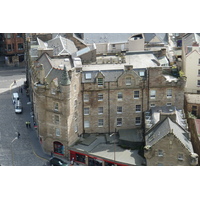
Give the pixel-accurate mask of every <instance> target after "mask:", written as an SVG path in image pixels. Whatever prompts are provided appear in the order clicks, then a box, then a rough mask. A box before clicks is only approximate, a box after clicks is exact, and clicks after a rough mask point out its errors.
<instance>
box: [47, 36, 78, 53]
mask: <svg viewBox="0 0 200 200" xmlns="http://www.w3.org/2000/svg"><path fill="white" fill-rule="evenodd" d="M47 44H48V48H53V54H54V55H71V54H73V53H75V52H76V51H77V50H78V49H77V48H76V46H75V44H74V42H73V41H71V40H69V39H67V38H64V37H62V36H58V37H55V38H53V39H51V40H49V41H48V42H47Z"/></svg>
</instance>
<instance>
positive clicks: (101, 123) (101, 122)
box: [98, 119, 104, 127]
mask: <svg viewBox="0 0 200 200" xmlns="http://www.w3.org/2000/svg"><path fill="white" fill-rule="evenodd" d="M103 125H104V120H103V119H98V127H103Z"/></svg>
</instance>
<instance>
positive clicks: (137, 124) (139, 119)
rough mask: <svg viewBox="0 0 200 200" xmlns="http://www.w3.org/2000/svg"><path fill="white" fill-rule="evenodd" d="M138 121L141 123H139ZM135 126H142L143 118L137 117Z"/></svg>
mask: <svg viewBox="0 0 200 200" xmlns="http://www.w3.org/2000/svg"><path fill="white" fill-rule="evenodd" d="M138 121H139V122H138ZM135 125H136V126H139V125H141V117H136V118H135Z"/></svg>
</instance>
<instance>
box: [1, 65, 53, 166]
mask: <svg viewBox="0 0 200 200" xmlns="http://www.w3.org/2000/svg"><path fill="white" fill-rule="evenodd" d="M14 80H16V84H14ZM25 80H26V76H25V69H23V68H17V69H8V70H6V69H2V68H1V69H0V165H1V166H44V165H47V164H48V160H49V158H50V155H48V154H46V153H45V152H43V150H42V147H41V145H40V143H39V139H38V137H37V132H36V131H35V129H34V127H33V120H32V117H31V104H29V103H28V102H29V98H28V97H27V96H26V94H25V90H24V89H23V93H21V92H19V88H21V87H23V84H24V81H25ZM13 92H18V93H19V95H20V99H21V102H22V105H23V113H22V114H16V113H15V111H14V105H13V103H12V93H13ZM27 103H28V104H27ZM26 121H30V122H31V128H27V127H26V126H25V122H26ZM16 132H19V133H20V138H19V139H15V138H16V137H17V134H16Z"/></svg>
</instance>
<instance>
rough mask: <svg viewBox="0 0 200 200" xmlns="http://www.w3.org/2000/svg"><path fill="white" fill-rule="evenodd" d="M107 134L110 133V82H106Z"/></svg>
mask: <svg viewBox="0 0 200 200" xmlns="http://www.w3.org/2000/svg"><path fill="white" fill-rule="evenodd" d="M108 133H110V82H108Z"/></svg>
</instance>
